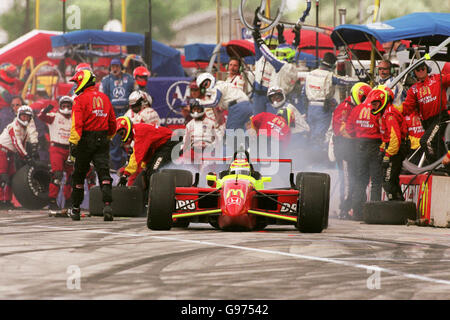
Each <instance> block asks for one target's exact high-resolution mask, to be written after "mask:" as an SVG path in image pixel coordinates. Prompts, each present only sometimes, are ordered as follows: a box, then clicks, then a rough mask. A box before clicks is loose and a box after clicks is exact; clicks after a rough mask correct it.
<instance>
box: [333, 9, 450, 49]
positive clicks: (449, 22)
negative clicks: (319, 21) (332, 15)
mask: <svg viewBox="0 0 450 320" xmlns="http://www.w3.org/2000/svg"><path fill="white" fill-rule="evenodd" d="M337 33H339V35H340V36H341V37H342V38H343V39H344V40H345V42H346V43H347V44H351V43H359V42H366V41H367V35H372V36H374V37H375V38H376V39H377V40H378V41H379V42H380V43H385V42H390V41H396V40H402V39H403V40H412V41H413V42H414V43H419V44H421V45H438V44H439V43H441V42H442V41H443V40H445V39H446V38H447V37H449V36H450V13H435V12H416V13H411V14H408V15H406V16H403V17H400V18H395V19H392V20H387V21H384V22H376V23H370V24H365V25H353V24H343V25H340V26H337V27H336V28H335V29H334V31H333V32H332V33H331V39H332V40H333V42H334V44H335V45H336V46H337V47H339V46H342V45H344V43H343V41H342V40H341V38H340V37H339V35H338V34H337Z"/></svg>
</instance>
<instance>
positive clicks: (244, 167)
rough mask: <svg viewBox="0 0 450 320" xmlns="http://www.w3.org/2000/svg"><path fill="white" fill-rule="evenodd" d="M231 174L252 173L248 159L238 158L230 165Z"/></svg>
mask: <svg viewBox="0 0 450 320" xmlns="http://www.w3.org/2000/svg"><path fill="white" fill-rule="evenodd" d="M230 174H238V175H246V176H249V175H250V174H251V171H250V164H249V163H248V161H247V159H236V160H234V161H233V162H232V163H231V165H230Z"/></svg>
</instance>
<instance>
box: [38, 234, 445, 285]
mask: <svg viewBox="0 0 450 320" xmlns="http://www.w3.org/2000/svg"><path fill="white" fill-rule="evenodd" d="M34 227H37V228H47V229H56V230H61V231H78V232H88V233H98V234H110V235H120V236H129V237H150V238H154V239H159V240H171V241H179V242H187V243H195V244H201V245H207V246H213V247H221V248H229V249H238V250H244V251H254V252H259V253H267V254H276V255H281V256H287V257H292V258H299V259H305V260H311V261H320V262H327V263H334V264H338V265H343V266H347V267H353V268H358V269H365V270H370V271H378V272H385V273H387V274H392V275H395V276H402V277H405V278H409V279H415V280H421V281H426V282H432V283H436V284H445V285H450V281H448V280H443V279H435V278H430V277H425V276H420V275H417V274H412V273H405V272H401V271H396V270H392V269H388V268H383V267H378V266H369V265H364V264H360V263H352V262H348V261H343V260H339V259H333V258H322V257H315V256H307V255H303V254H297V253H289V252H281V251H274V250H267V249H258V248H249V247H242V246H235V245H228V244H220V243H214V242H209V241H200V240H189V239H179V238H175V237H170V236H152V235H148V234H139V233H123V232H111V231H101V230H89V229H75V228H64V227H51V226H39V225H37V226H34Z"/></svg>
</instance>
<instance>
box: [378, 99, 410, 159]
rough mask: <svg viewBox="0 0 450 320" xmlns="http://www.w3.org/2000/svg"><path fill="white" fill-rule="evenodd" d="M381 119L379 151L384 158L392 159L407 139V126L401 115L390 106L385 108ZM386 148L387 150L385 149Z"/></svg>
mask: <svg viewBox="0 0 450 320" xmlns="http://www.w3.org/2000/svg"><path fill="white" fill-rule="evenodd" d="M386 108H387V109H386V111H385V112H384V114H383V116H382V117H381V128H380V132H381V140H382V141H383V143H382V146H381V148H380V149H381V150H383V151H384V152H385V154H384V155H385V156H387V157H389V158H390V157H392V156H394V155H396V154H397V153H398V152H399V151H400V145H401V143H402V142H404V141H405V140H406V138H407V137H408V126H407V124H406V121H405V118H404V116H403V115H402V113H401V112H400V111H399V110H398V109H397V108H396V107H394V106H393V105H392V104H390V105H388V106H387V107H386ZM386 146H387V148H386Z"/></svg>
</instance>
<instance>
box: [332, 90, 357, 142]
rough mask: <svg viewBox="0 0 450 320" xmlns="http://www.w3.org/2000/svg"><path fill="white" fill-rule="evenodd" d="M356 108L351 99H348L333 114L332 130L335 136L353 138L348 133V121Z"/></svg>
mask: <svg viewBox="0 0 450 320" xmlns="http://www.w3.org/2000/svg"><path fill="white" fill-rule="evenodd" d="M354 108H355V105H354V104H353V102H352V98H351V97H347V98H346V99H345V100H344V101H343V102H342V103H341V104H339V105H338V106H337V107H336V109H335V110H334V112H333V118H332V122H331V123H332V128H333V133H334V135H335V136H338V137H339V136H343V137H345V138H351V137H350V135H349V134H348V132H347V129H348V128H347V120H348V117H349V116H350V113H351V112H352V110H353V109H354Z"/></svg>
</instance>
